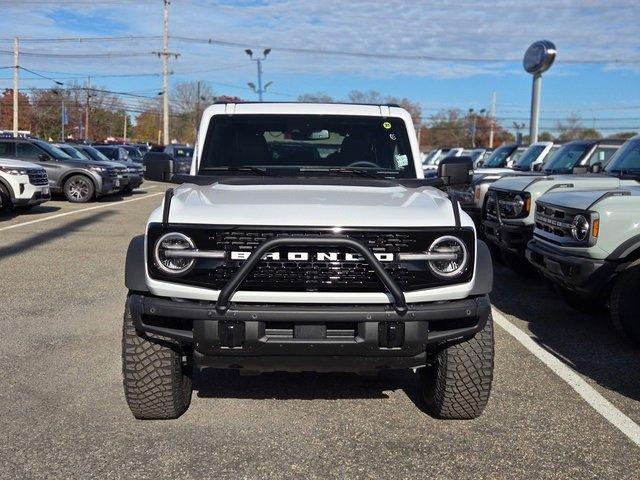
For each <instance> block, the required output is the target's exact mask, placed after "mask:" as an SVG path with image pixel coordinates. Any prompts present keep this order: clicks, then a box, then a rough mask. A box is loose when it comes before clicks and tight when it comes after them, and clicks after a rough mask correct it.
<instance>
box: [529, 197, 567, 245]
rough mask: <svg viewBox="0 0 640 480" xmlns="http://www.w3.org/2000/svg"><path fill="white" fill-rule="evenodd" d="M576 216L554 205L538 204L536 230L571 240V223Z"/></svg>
mask: <svg viewBox="0 0 640 480" xmlns="http://www.w3.org/2000/svg"><path fill="white" fill-rule="evenodd" d="M573 217H574V215H573V214H571V213H569V212H566V211H564V210H561V209H559V208H557V207H554V206H552V205H546V204H544V203H540V202H537V203H536V213H535V224H536V228H537V229H539V230H542V231H543V232H547V233H550V234H552V235H555V236H556V237H561V238H563V237H569V238H571V226H572V225H571V222H572V221H573Z"/></svg>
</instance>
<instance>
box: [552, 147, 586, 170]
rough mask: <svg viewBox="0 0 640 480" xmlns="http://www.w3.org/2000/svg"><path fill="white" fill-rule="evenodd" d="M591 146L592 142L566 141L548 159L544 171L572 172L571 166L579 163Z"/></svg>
mask: <svg viewBox="0 0 640 480" xmlns="http://www.w3.org/2000/svg"><path fill="white" fill-rule="evenodd" d="M592 147H593V143H585V142H580V143H568V144H567V145H564V146H563V147H562V148H560V150H558V151H557V152H556V153H555V154H554V155H553V157H551V158H550V159H549V161H548V162H547V163H546V165H545V167H544V171H545V172H548V173H572V172H573V167H576V166H578V165H580V161H581V160H582V159H583V158H584V156H585V155H586V154H587V153H588V152H589V150H591V148H592Z"/></svg>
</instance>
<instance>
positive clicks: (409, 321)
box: [128, 294, 491, 372]
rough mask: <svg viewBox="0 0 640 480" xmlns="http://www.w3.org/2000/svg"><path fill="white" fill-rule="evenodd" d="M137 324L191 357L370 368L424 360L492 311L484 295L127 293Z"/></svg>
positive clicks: (224, 362) (258, 364)
mask: <svg viewBox="0 0 640 480" xmlns="http://www.w3.org/2000/svg"><path fill="white" fill-rule="evenodd" d="M128 306H129V310H130V312H131V314H132V316H133V321H134V324H135V326H136V328H137V329H138V330H139V331H140V332H146V333H149V334H157V335H162V336H165V337H169V338H172V339H174V340H177V341H179V342H181V343H184V344H190V345H193V348H194V358H195V362H196V365H198V366H200V367H215V368H233V369H244V370H252V371H253V370H256V371H354V372H359V371H372V370H381V369H389V368H410V367H419V366H423V365H424V364H425V362H426V356H427V352H428V351H429V349H435V348H437V347H438V346H440V345H442V344H449V343H455V342H459V341H463V340H466V339H468V338H471V337H472V336H473V335H475V334H476V333H477V332H479V331H480V330H482V328H483V327H484V325H485V323H486V322H487V318H488V316H489V314H490V312H491V306H490V303H489V298H488V296H486V295H482V296H477V297H471V298H467V299H464V300H454V301H446V302H436V303H422V304H410V305H409V306H408V310H407V312H406V313H399V312H398V311H397V310H395V309H394V308H392V307H391V306H389V305H369V306H364V305H359V306H354V305H331V306H326V305H317V306H316V305H296V306H294V305H287V304H277V305H253V304H232V305H231V308H229V309H228V310H227V311H225V312H221V311H219V310H216V308H215V307H216V304H215V303H214V302H199V301H176V300H171V299H167V298H159V297H154V296H152V295H142V294H132V295H130V296H129V298H128Z"/></svg>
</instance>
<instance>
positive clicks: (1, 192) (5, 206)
mask: <svg viewBox="0 0 640 480" xmlns="http://www.w3.org/2000/svg"><path fill="white" fill-rule="evenodd" d="M12 211H13V202H12V201H11V195H9V190H8V189H7V187H5V186H4V185H2V184H1V183H0V212H12Z"/></svg>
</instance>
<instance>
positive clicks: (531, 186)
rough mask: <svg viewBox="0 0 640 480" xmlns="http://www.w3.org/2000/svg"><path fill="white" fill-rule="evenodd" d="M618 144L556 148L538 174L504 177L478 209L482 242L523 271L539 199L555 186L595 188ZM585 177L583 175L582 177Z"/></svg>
mask: <svg viewBox="0 0 640 480" xmlns="http://www.w3.org/2000/svg"><path fill="white" fill-rule="evenodd" d="M621 144H622V141H620V140H609V139H605V140H576V141H573V142H569V143H567V144H566V145H564V146H563V147H562V148H560V149H559V150H558V151H557V152H556V153H555V154H554V155H553V157H552V158H551V159H550V160H549V161H548V162H547V163H546V164H545V167H544V169H543V171H542V172H541V173H537V172H536V173H531V174H529V175H517V176H510V177H504V178H501V179H499V180H497V181H496V182H495V183H493V184H492V185H491V186H490V187H489V191H488V192H487V195H486V197H485V200H484V204H483V209H482V229H483V231H484V234H485V236H486V238H487V239H488V240H489V241H491V242H493V244H494V245H496V246H497V247H499V248H500V249H502V252H503V254H504V255H505V258H506V259H507V260H508V263H510V264H511V266H513V267H514V268H515V269H516V270H520V269H521V268H520V267H522V268H524V269H526V267H527V265H526V261H525V262H524V263H522V262H521V260H524V251H525V249H526V247H527V242H528V241H529V240H531V237H532V236H533V227H534V210H535V209H534V207H535V202H536V200H537V199H538V197H539V196H540V195H542V194H543V193H544V192H546V191H548V190H549V189H551V188H557V187H558V185H564V184H575V183H576V181H578V180H577V179H579V181H580V182H581V183H580V185H584V186H585V187H587V188H589V185H593V186H594V187H595V186H598V185H599V183H598V182H601V181H602V177H603V176H602V175H592V174H588V173H587V172H589V171H591V172H600V171H601V169H602V168H603V167H604V166H606V165H607V163H608V162H609V161H610V160H611V158H612V156H613V154H614V153H615V152H616V151H617V150H618V149H619V148H620V145H621ZM585 174H586V175H585Z"/></svg>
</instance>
